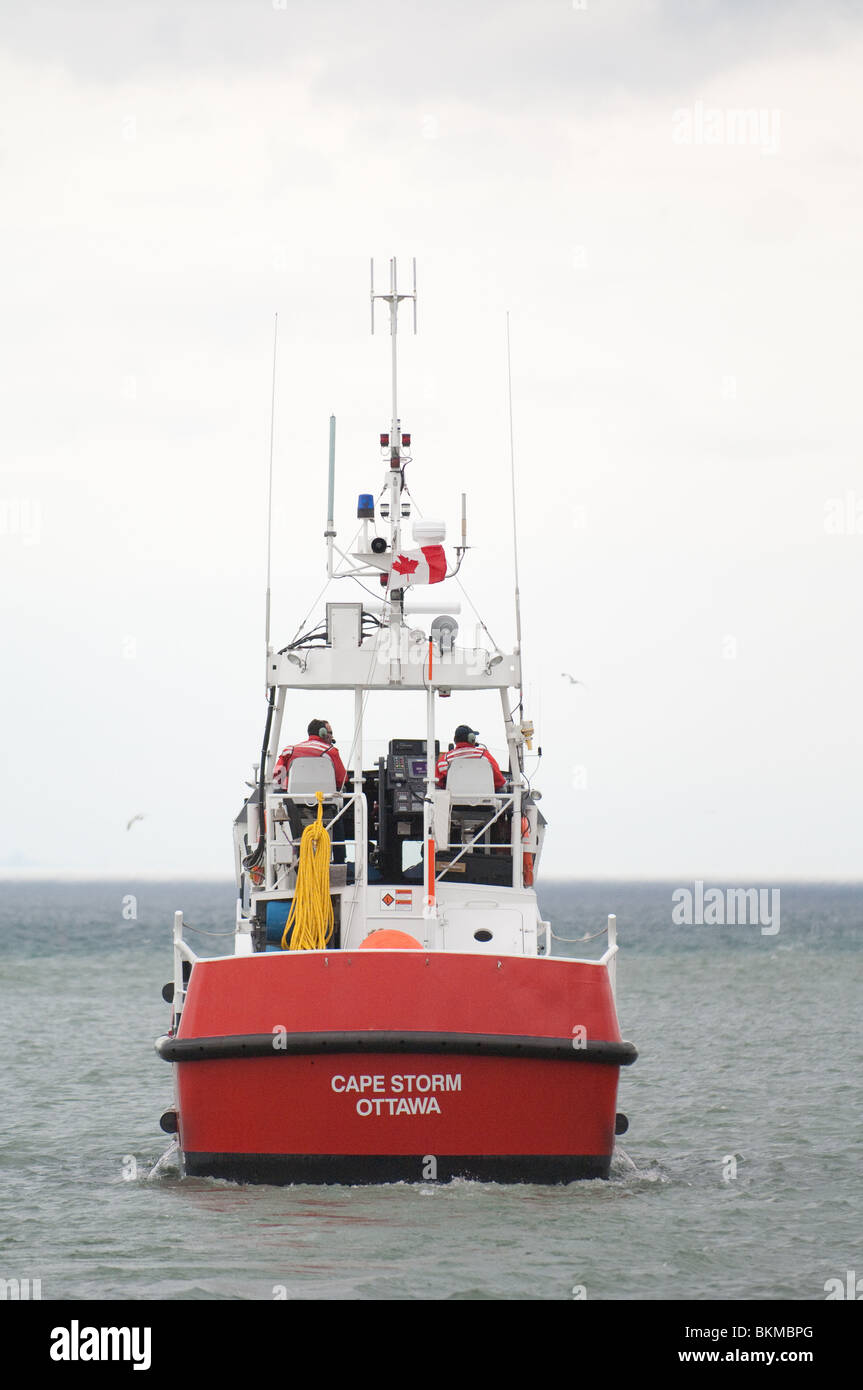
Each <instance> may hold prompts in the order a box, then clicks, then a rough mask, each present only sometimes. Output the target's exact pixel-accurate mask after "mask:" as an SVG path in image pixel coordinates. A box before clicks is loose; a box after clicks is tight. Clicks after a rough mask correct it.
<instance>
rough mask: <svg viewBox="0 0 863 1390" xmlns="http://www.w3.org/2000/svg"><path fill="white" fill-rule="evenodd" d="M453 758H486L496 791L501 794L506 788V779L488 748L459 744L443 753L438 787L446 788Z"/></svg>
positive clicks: (436, 770) (437, 768)
mask: <svg viewBox="0 0 863 1390" xmlns="http://www.w3.org/2000/svg"><path fill="white" fill-rule="evenodd" d="M453 758H485V759H486V760H487V761H488V762H490V763H491V770H492V772H493V773H494V789H495V791H496V792H499V791H500V790H501V788H502V787H505V786H506V778H505V777H504V775H503V773H502V772H501V770H500V768H499V767H498V765H497V763H496V762H495V760H494V758H493V757H492V756H491V753H489V751H488V749H487V748H480V747H479V746H478V745H477V744H475V743H457V744H456V746H455V748H451V749H450V750H449V752H448V753H441V755H440V757H439V758H438V760H437V764H436V767H435V772H436V773H437V785H438V786H439V787H445V786H446V777H447V773H448V772H449V765H450V763H451V762H452V760H453Z"/></svg>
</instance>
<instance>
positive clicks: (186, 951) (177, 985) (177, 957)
mask: <svg viewBox="0 0 863 1390" xmlns="http://www.w3.org/2000/svg"><path fill="white" fill-rule="evenodd" d="M199 959H200V957H199V956H197V955H196V954H195V952H194V951H193V950H192V948H191V946H190V945H189V943H188V941H186V940H184V938H183V913H182V911H179V912H175V913H174V996H173V1000H172V1004H173V1010H174V1012H173V1021H172V1025H171V1026H172V1028H173V1030H174V1032H176V1031H177V1025H178V1024H179V1022H180V1015H181V1013H182V1012H183V1005H184V1003H185V1002H186V977H185V971H184V970H183V963H184V962H185V961H188V963H189V965H194V964H195V962H196V961H197V960H199Z"/></svg>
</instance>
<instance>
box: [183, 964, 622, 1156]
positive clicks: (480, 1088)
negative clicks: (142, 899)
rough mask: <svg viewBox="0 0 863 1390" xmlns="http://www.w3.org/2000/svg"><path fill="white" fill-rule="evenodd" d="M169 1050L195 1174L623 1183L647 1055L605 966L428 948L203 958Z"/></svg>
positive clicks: (185, 1147)
mask: <svg viewBox="0 0 863 1390" xmlns="http://www.w3.org/2000/svg"><path fill="white" fill-rule="evenodd" d="M628 1048H629V1053H627V1052H626V1049H628ZM161 1050H162V1052H163V1055H164V1056H167V1057H169V1058H172V1059H174V1060H177V1092H178V1109H179V1127H180V1144H181V1148H182V1150H183V1152H184V1155H185V1158H186V1166H187V1171H188V1172H194V1173H210V1174H213V1175H215V1176H228V1177H237V1178H245V1179H247V1180H260V1181H302V1180H311V1181H347V1182H351V1181H353V1182H362V1181H386V1180H388V1179H389V1180H395V1179H400V1178H401V1179H408V1180H414V1181H419V1180H421V1179H422V1178H424V1177H425V1178H428V1177H437V1178H439V1179H440V1178H446V1177H450V1176H455V1175H457V1174H462V1175H464V1176H467V1177H490V1178H499V1179H500V1180H504V1181H512V1180H528V1181H531V1180H533V1181H549V1180H551V1181H560V1180H569V1178H571V1177H580V1176H589V1177H601V1176H607V1173H608V1165H609V1162H610V1158H611V1153H612V1150H613V1147H614V1131H615V1105H616V1096H617V1080H618V1070H619V1066H620V1065H621V1064H622V1063H623V1062H626V1061H631V1060H633V1058H634V1049H631V1048H630V1046H629V1044H624V1043H621V1041H620V1033H619V1030H618V1025H617V1018H616V1013H615V1009H614V1002H613V999H612V995H611V990H610V987H609V981H608V974H607V971H606V970H605V968H604V967H603V966H599V965H590V964H584V963H580V962H570V961H560V960H546V959H530V958H522V957H511V956H505V957H501V958H498V957H495V956H486V955H454V954H446V953H429V954H426V953H425V952H413V951H411V952H407V951H393V952H389V951H384V952H379V951H374V952H371V951H368V952H366V951H353V952H328V953H326V954H318V953H302V954H299V953H296V954H294V953H289V952H286V953H284V954H269V955H265V956H252V957H241V958H232V959H229V960H224V959H222V960H215V961H201V962H198V963H197V964H196V965H195V967H194V970H193V972H192V977H191V980H190V983H189V988H188V993H187V999H186V1006H185V1008H184V1011H183V1015H182V1019H181V1023H180V1028H179V1030H178V1034H177V1039H176V1040H171V1041H169V1042H168V1043H167V1045H166V1046H164V1047H163V1048H162V1049H161ZM214 1053H215V1055H213V1054H214ZM181 1057H182V1058H183V1060H178V1059H179V1058H181Z"/></svg>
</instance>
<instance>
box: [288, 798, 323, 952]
mask: <svg viewBox="0 0 863 1390" xmlns="http://www.w3.org/2000/svg"><path fill="white" fill-rule="evenodd" d="M315 795H316V796H317V798H318V818H317V820H315V821H312V824H311V825H307V826H306V828H305V830H304V831H303V834H302V838H301V840H300V862H299V864H298V865H297V886H296V888H295V889H294V900H293V902H292V904H291V911H290V913H289V915H288V920H287V922H286V923H285V930H284V932H283V933H282V950H283V951H322V950H323V949H324V947H325V946H326V945H327V944H328V942H329V940H330V937H331V936H332V934H333V924H334V922H333V900H332V898H331V897H330V836H329V832H328V831H327V829H326V828H325V826H324V794H323V792H316V793H315ZM288 937H290V941H288Z"/></svg>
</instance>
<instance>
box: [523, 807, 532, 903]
mask: <svg viewBox="0 0 863 1390" xmlns="http://www.w3.org/2000/svg"><path fill="white" fill-rule="evenodd" d="M521 838H522V843H525V842H526V841H528V840H529V839H530V821H529V820H528V818H527V816H522V818H521ZM522 876H523V878H524V886H525V888H532V887H533V855H532V854H528V853H527V851H526V850H525V852H524V854H523V855H522Z"/></svg>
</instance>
